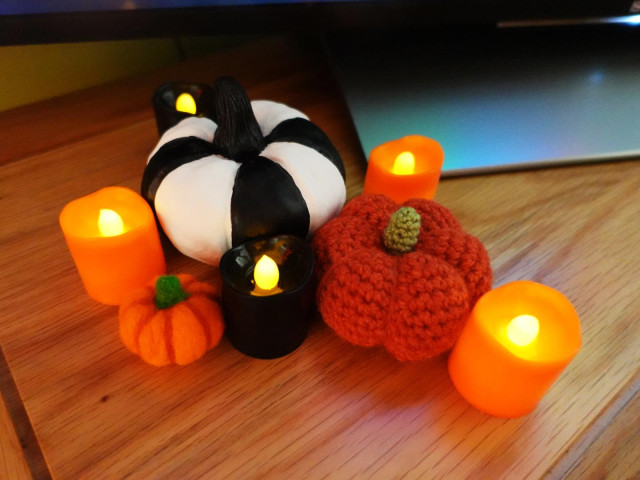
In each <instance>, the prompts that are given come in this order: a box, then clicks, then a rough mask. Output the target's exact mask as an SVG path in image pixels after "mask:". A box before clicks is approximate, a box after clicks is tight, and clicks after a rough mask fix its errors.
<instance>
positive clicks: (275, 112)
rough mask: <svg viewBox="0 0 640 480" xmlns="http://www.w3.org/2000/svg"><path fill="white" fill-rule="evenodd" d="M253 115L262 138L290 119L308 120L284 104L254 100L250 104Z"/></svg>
mask: <svg viewBox="0 0 640 480" xmlns="http://www.w3.org/2000/svg"><path fill="white" fill-rule="evenodd" d="M251 108H252V109H253V114H254V115H255V117H256V120H257V121H258V125H260V131H261V132H262V135H263V136H265V137H266V136H267V135H269V134H270V133H271V131H272V130H273V129H274V128H275V127H276V126H277V125H278V124H279V123H282V122H284V121H285V120H291V119H292V118H304V119H305V120H309V117H307V116H306V115H305V114H304V113H302V112H301V111H300V110H296V109H295V108H291V107H290V106H288V105H285V104H284V103H278V102H272V101H270V100H254V101H253V102H251Z"/></svg>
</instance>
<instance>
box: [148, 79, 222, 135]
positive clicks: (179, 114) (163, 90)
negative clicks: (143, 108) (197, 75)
mask: <svg viewBox="0 0 640 480" xmlns="http://www.w3.org/2000/svg"><path fill="white" fill-rule="evenodd" d="M182 93H188V94H189V95H191V97H192V98H193V100H194V102H195V106H196V112H195V114H194V113H188V112H183V111H179V110H178V109H177V108H176V100H177V99H178V97H179V96H180V95H181V94H182ZM152 103H153V109H154V111H155V114H156V125H157V127H158V133H159V134H160V135H162V134H163V133H164V132H165V131H166V130H168V129H169V128H171V127H173V126H174V125H175V124H177V123H178V122H179V121H181V120H183V119H185V118H187V117H192V116H197V117H210V115H211V111H212V108H213V88H212V87H211V86H209V85H206V84H197V83H186V82H170V83H165V84H163V85H160V86H159V87H158V89H157V90H156V92H155V93H154V94H153V98H152Z"/></svg>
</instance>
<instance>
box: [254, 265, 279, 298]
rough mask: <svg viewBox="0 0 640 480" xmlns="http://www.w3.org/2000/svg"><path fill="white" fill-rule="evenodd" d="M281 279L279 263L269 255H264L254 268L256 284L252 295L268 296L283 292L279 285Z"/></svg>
mask: <svg viewBox="0 0 640 480" xmlns="http://www.w3.org/2000/svg"><path fill="white" fill-rule="evenodd" d="M279 279H280V270H279V269H278V264H277V263H276V262H275V261H274V260H273V259H272V258H271V257H270V256H269V255H262V257H260V260H258V261H257V262H256V266H255V268H254V269H253V280H254V282H255V285H256V286H255V288H254V289H253V290H252V291H251V295H258V296H266V295H275V294H276V293H280V292H282V289H281V288H280V287H278V280H279Z"/></svg>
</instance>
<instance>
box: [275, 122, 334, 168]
mask: <svg viewBox="0 0 640 480" xmlns="http://www.w3.org/2000/svg"><path fill="white" fill-rule="evenodd" d="M265 140H266V142H267V143H273V142H292V143H299V144H301V145H304V146H305V147H309V148H312V149H314V150H316V151H317V152H318V153H320V154H321V155H322V156H324V157H326V158H327V160H329V161H330V162H331V163H333V164H334V165H335V167H336V168H337V169H338V171H339V172H340V175H342V178H345V177H346V174H345V171H344V164H343V163H342V158H341V157H340V154H339V153H338V150H336V147H334V146H333V143H331V140H329V137H327V134H326V133H324V132H323V131H322V130H321V129H320V127H318V126H317V125H316V124H314V123H312V122H310V121H309V120H305V119H304V118H290V119H289V120H285V121H283V122H281V123H279V124H278V125H276V127H275V128H274V129H273V130H272V131H271V133H270V134H269V135H267V136H266V137H265Z"/></svg>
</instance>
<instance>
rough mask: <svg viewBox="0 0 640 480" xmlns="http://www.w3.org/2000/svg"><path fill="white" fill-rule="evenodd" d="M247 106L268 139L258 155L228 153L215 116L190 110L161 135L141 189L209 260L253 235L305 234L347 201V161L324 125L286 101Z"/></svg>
mask: <svg viewBox="0 0 640 480" xmlns="http://www.w3.org/2000/svg"><path fill="white" fill-rule="evenodd" d="M250 106H251V109H252V111H253V115H254V116H255V120H256V121H257V124H258V126H259V130H260V132H261V134H262V136H263V137H264V144H265V145H266V146H264V148H263V149H262V150H261V151H260V152H259V153H258V154H252V155H245V156H242V158H227V157H225V156H224V155H223V154H222V153H221V152H220V151H219V150H220V149H219V148H217V147H216V145H215V142H214V137H215V136H216V133H217V130H218V125H217V124H216V122H214V121H213V120H211V119H209V118H197V117H191V118H187V119H185V120H183V121H181V122H180V123H178V124H177V125H176V126H174V127H172V128H170V129H169V130H167V131H166V132H165V133H164V134H163V136H162V137H161V139H160V141H159V143H158V145H157V146H156V148H155V150H154V151H153V152H152V154H151V155H150V157H149V161H148V163H147V167H146V169H145V173H144V178H143V182H142V195H143V196H144V197H145V198H146V199H147V201H149V203H150V204H151V206H152V207H153V208H154V210H155V212H156V214H157V217H158V219H159V221H160V224H161V226H162V228H163V230H164V232H165V233H166V235H167V236H168V238H169V239H170V240H171V242H172V243H173V244H174V245H175V247H176V248H177V249H178V250H180V251H181V252H182V253H184V254H185V255H187V256H189V257H192V258H195V259H197V260H200V261H202V262H205V263H208V264H212V265H217V264H218V263H219V261H220V257H221V256H222V254H223V253H224V252H225V251H227V250H228V249H230V248H231V247H233V246H236V245H239V244H241V243H244V242H246V241H248V240H251V239H254V238H258V237H262V236H268V235H277V234H290V235H296V236H298V237H303V238H304V237H306V236H307V235H309V234H311V233H313V232H314V231H315V230H316V229H318V228H319V227H320V226H321V225H323V224H324V223H325V222H327V221H328V220H330V219H331V218H333V217H335V216H336V215H337V214H338V213H339V212H340V209H341V208H342V206H343V205H344V202H345V198H346V188H345V183H344V176H345V173H344V166H343V164H342V160H341V158H340V155H339V154H338V152H337V151H336V149H335V147H334V146H333V145H332V143H331V141H330V140H329V139H328V137H327V136H326V135H325V134H324V133H323V132H322V130H321V129H320V128H318V127H317V126H316V125H314V124H313V123H311V122H310V121H309V119H308V118H307V117H306V116H305V115H304V114H302V113H301V112H299V111H298V110H295V109H293V108H290V107H288V106H286V105H283V104H279V103H275V102H270V101H254V102H251V103H250ZM239 134H242V132H240V133H239Z"/></svg>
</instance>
